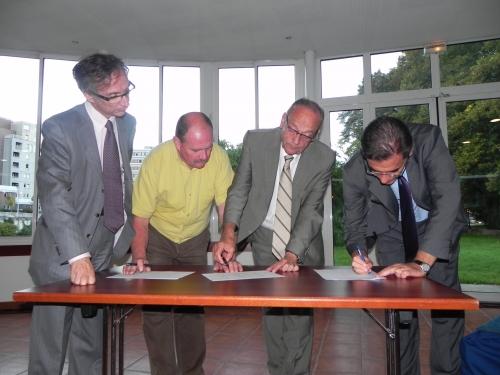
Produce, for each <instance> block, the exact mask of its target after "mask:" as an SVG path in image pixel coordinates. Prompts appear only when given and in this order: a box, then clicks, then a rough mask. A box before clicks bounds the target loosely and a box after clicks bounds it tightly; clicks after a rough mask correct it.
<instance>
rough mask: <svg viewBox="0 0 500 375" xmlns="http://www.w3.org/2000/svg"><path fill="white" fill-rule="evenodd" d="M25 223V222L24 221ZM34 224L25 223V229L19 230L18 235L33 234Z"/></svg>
mask: <svg viewBox="0 0 500 375" xmlns="http://www.w3.org/2000/svg"><path fill="white" fill-rule="evenodd" d="M23 224H24V223H23ZM32 226H33V224H31V223H30V224H24V225H23V229H21V230H20V231H19V232H17V235H18V236H31V233H32Z"/></svg>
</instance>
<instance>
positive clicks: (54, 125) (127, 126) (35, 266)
mask: <svg viewBox="0 0 500 375" xmlns="http://www.w3.org/2000/svg"><path fill="white" fill-rule="evenodd" d="M116 123H117V130H118V139H119V147H120V152H121V155H122V159H123V169H124V184H125V200H124V206H125V211H126V213H127V221H126V222H125V224H124V228H123V231H122V233H121V235H120V238H119V240H118V241H117V243H116V245H115V247H114V249H113V255H114V256H115V257H116V258H120V257H122V256H123V255H124V254H125V253H126V252H127V250H128V248H129V246H130V242H131V240H132V238H133V236H134V234H135V232H134V230H133V228H132V172H131V170H130V159H131V157H132V142H133V139H134V135H135V118H134V117H132V116H131V115H129V114H126V115H125V116H124V117H122V118H118V117H117V118H116ZM42 136H43V143H42V147H41V155H40V159H39V161H38V169H37V186H38V196H39V199H40V204H41V207H42V210H43V214H42V216H41V217H40V219H39V221H38V223H37V228H36V231H35V235H34V238H33V245H32V251H31V258H30V267H29V272H30V274H31V276H32V277H33V280H34V282H35V283H36V284H38V285H39V284H45V283H48V282H53V281H56V280H58V279H61V278H69V267H68V266H67V265H66V266H61V263H64V262H66V261H67V260H68V259H71V258H73V257H75V256H77V255H79V254H83V253H85V252H90V253H91V254H95V252H98V251H99V250H100V243H99V240H98V239H94V233H95V231H96V227H97V223H98V221H99V217H100V214H101V212H102V209H103V206H104V184H103V178H102V166H101V160H100V158H99V151H98V148H97V141H96V136H95V131H94V126H93V124H92V121H91V119H90V117H89V115H88V114H87V111H86V109H85V106H84V105H83V104H81V105H78V106H76V107H74V108H72V109H70V110H68V111H66V112H63V113H60V114H57V115H55V116H53V117H51V118H49V119H47V120H46V121H45V122H44V123H43V126H42Z"/></svg>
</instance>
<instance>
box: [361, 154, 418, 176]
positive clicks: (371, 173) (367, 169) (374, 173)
mask: <svg viewBox="0 0 500 375" xmlns="http://www.w3.org/2000/svg"><path fill="white" fill-rule="evenodd" d="M408 160H409V158H407V159H406V163H405V166H404V168H403V171H404V170H405V169H406V165H407V164H408ZM363 161H364V163H365V170H366V174H367V175H368V176H373V177H376V178H378V179H380V177H382V176H387V177H389V178H390V179H394V180H397V179H398V178H401V177H403V174H393V173H387V172H372V171H371V169H370V166H369V165H368V162H367V161H366V159H365V158H363Z"/></svg>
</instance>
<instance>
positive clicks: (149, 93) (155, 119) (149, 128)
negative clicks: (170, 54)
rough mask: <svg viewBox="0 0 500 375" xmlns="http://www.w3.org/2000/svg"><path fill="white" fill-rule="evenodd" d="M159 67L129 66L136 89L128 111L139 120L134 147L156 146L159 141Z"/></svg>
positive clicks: (131, 94)
mask: <svg viewBox="0 0 500 375" xmlns="http://www.w3.org/2000/svg"><path fill="white" fill-rule="evenodd" d="M158 69H159V68H158V67H157V66H155V67H149V66H129V73H128V77H129V79H130V81H132V82H133V83H134V84H135V86H136V89H135V90H134V91H132V92H131V93H130V106H129V107H128V110H127V112H128V113H130V114H131V115H133V116H134V117H135V118H136V120H137V129H136V132H135V138H134V148H135V149H141V148H144V147H146V146H156V145H157V144H158V143H159V132H158V129H159V125H160V104H159V95H160V92H159V90H160V83H159V73H158Z"/></svg>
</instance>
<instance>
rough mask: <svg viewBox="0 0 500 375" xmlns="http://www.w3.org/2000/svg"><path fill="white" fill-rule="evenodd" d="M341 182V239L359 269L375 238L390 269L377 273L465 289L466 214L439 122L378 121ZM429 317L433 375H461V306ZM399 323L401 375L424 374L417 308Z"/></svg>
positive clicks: (383, 262)
mask: <svg viewBox="0 0 500 375" xmlns="http://www.w3.org/2000/svg"><path fill="white" fill-rule="evenodd" d="M343 186H344V223H345V229H344V230H345V233H344V238H345V242H346V246H347V251H348V252H349V253H350V254H351V256H352V267H353V269H354V271H355V272H357V273H367V272H368V270H370V268H371V267H372V265H373V263H372V262H371V260H370V259H369V258H368V256H367V252H366V250H367V249H368V248H369V247H371V246H373V244H374V243H375V242H376V245H377V246H376V252H377V255H378V257H379V260H380V262H381V265H383V266H387V268H385V269H384V270H383V271H381V272H380V273H379V275H380V276H387V275H391V274H394V275H395V276H397V277H399V278H406V277H425V276H427V277H429V278H430V279H432V280H435V281H437V282H439V283H441V284H443V285H446V286H449V287H451V288H453V289H456V290H460V283H459V281H458V253H459V240H460V235H461V232H462V230H463V229H464V228H465V226H466V224H467V217H466V213H465V210H464V209H463V207H462V205H461V198H460V179H459V176H458V173H457V170H456V168H455V165H454V164H453V160H452V158H451V156H450V153H449V152H448V149H447V147H446V145H445V143H444V140H443V137H442V135H441V131H440V129H439V128H438V127H437V126H434V125H429V124H405V123H403V122H402V121H400V120H398V119H396V118H391V117H379V118H377V119H375V120H374V121H372V122H371V123H370V124H369V125H368V126H367V128H366V129H365V130H364V132H363V134H362V136H361V151H358V152H357V153H355V154H354V155H353V157H352V158H351V159H350V160H349V161H348V162H347V164H346V165H345V167H344V171H343ZM406 202H407V203H406ZM358 246H359V248H360V249H361V251H362V252H363V254H364V258H365V260H366V263H365V262H364V261H363V260H362V259H361V257H360V256H359V255H358V251H357V247H358ZM431 314H432V339H431V350H430V355H431V359H430V365H431V373H432V374H433V375H438V374H443V375H444V374H456V375H458V374H460V355H459V342H460V339H461V338H462V334H463V330H464V319H463V318H464V314H463V311H432V313H431ZM399 320H400V323H401V324H400V328H399V329H400V331H399V332H400V357H401V374H403V375H410V374H411V375H417V374H420V361H419V341H420V337H419V327H418V316H417V311H400V318H399Z"/></svg>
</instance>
